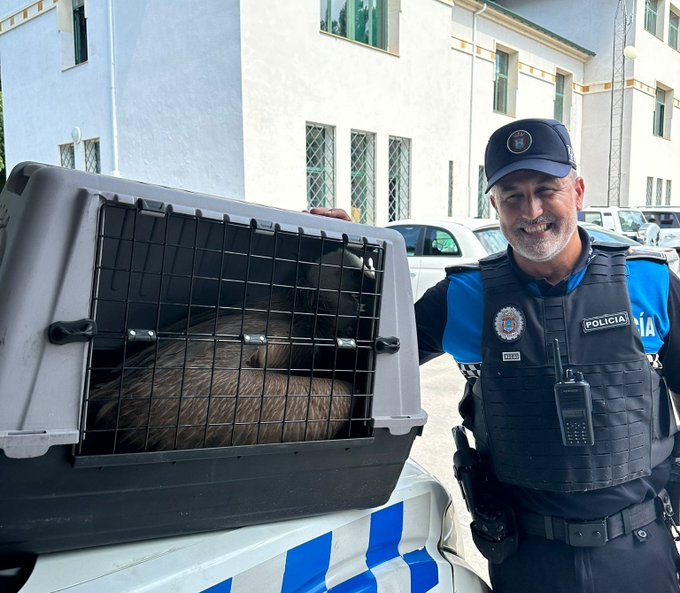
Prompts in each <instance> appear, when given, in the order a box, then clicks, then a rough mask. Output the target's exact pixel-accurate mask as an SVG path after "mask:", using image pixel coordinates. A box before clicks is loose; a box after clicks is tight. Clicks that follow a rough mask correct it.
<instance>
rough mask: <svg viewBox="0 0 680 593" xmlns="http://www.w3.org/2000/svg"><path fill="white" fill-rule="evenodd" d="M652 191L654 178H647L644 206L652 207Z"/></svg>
mask: <svg viewBox="0 0 680 593" xmlns="http://www.w3.org/2000/svg"><path fill="white" fill-rule="evenodd" d="M653 189H654V178H653V177H647V193H646V194H645V205H646V206H651V205H652V191H653Z"/></svg>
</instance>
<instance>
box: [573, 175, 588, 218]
mask: <svg viewBox="0 0 680 593" xmlns="http://www.w3.org/2000/svg"><path fill="white" fill-rule="evenodd" d="M574 191H576V210H577V211H578V212H580V211H581V210H583V196H584V194H585V192H586V184H585V182H584V181H583V177H577V178H576V179H574Z"/></svg>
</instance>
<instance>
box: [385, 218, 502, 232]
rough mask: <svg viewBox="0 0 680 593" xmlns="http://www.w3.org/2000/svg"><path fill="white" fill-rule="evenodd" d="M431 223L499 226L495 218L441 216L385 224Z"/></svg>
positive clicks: (477, 226) (476, 228) (472, 226)
mask: <svg viewBox="0 0 680 593" xmlns="http://www.w3.org/2000/svg"><path fill="white" fill-rule="evenodd" d="M414 224H420V225H430V226H446V225H451V224H453V225H456V226H462V227H466V228H468V229H470V230H471V231H477V230H480V229H482V228H486V227H491V228H493V227H498V221H497V220H495V219H493V218H458V217H453V216H450V217H439V218H407V219H404V220H394V221H392V222H389V223H387V224H386V225H385V226H388V227H390V226H396V225H414Z"/></svg>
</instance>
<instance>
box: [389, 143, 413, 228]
mask: <svg viewBox="0 0 680 593" xmlns="http://www.w3.org/2000/svg"><path fill="white" fill-rule="evenodd" d="M387 159H388V166H387V192H388V195H387V204H388V205H387V218H388V221H389V222H393V221H396V220H403V219H405V218H410V217H411V163H412V142H411V139H410V138H405V137H403V136H390V137H389V140H388V156H387ZM404 177H405V179H404ZM404 210H405V212H404Z"/></svg>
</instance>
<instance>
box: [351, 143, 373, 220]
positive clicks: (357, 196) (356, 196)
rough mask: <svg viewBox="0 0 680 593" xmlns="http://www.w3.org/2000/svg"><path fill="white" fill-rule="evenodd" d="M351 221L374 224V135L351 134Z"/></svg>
mask: <svg viewBox="0 0 680 593" xmlns="http://www.w3.org/2000/svg"><path fill="white" fill-rule="evenodd" d="M351 177H352V220H354V222H360V223H363V224H374V223H375V134H371V133H369V132H352V148H351Z"/></svg>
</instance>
